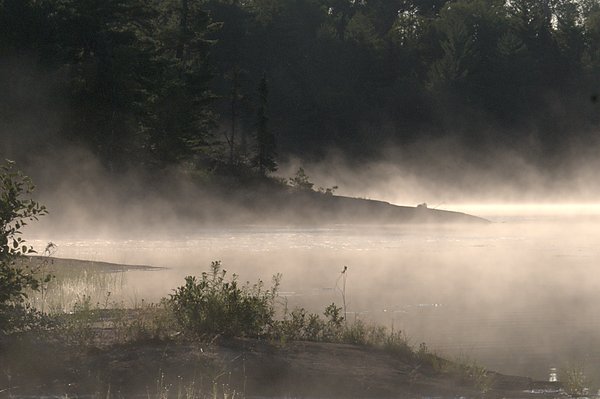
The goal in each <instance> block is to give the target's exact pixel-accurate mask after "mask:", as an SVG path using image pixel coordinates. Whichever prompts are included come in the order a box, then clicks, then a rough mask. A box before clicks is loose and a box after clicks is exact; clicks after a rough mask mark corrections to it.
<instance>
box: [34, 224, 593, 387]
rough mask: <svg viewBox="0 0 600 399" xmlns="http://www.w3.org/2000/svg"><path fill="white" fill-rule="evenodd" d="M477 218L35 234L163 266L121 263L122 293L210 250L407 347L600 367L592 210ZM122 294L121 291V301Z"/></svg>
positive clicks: (160, 282)
mask: <svg viewBox="0 0 600 399" xmlns="http://www.w3.org/2000/svg"><path fill="white" fill-rule="evenodd" d="M482 216H484V217H488V218H490V219H492V220H500V221H501V223H493V224H491V225H482V226H472V225H470V226H440V227H432V226H397V227H385V228H380V229H379V228H373V227H357V226H338V227H334V228H319V229H302V228H264V227H252V226H248V227H242V228H235V229H234V228H228V229H221V230H203V229H199V230H198V231H195V232H193V233H187V234H181V233H180V234H175V235H173V236H172V237H168V238H167V239H164V240H144V239H131V240H107V239H102V240H100V239H98V240H77V239H70V238H60V237H59V238H57V237H52V236H51V235H43V236H42V235H38V236H37V237H36V239H35V240H30V241H31V242H32V243H33V244H34V245H35V246H36V247H37V248H43V247H44V246H45V244H46V242H47V241H48V240H52V241H53V242H54V243H55V244H57V246H58V251H57V253H56V256H58V257H66V258H80V259H87V260H97V261H107V262H116V263H129V264H146V265H151V266H165V267H168V268H169V269H168V270H164V271H160V272H152V273H148V272H143V271H130V272H127V274H128V276H127V279H126V287H125V289H124V292H123V293H122V295H124V296H125V297H127V296H130V297H131V298H145V299H146V300H157V299H158V298H160V297H162V296H165V295H167V294H169V293H170V292H171V290H172V289H173V288H175V287H176V286H177V285H180V284H181V283H182V282H183V277H184V276H185V275H189V274H198V273H201V272H202V271H206V270H207V269H208V267H209V265H210V262H211V261H213V260H221V261H223V265H224V267H225V269H227V270H229V271H230V272H235V273H237V274H239V275H240V279H241V280H250V281H255V280H256V279H257V278H261V279H263V280H265V281H269V279H270V276H272V275H273V274H275V273H282V274H283V282H282V286H281V290H282V293H283V294H284V295H285V296H286V297H287V301H288V306H295V305H299V306H305V307H307V308H309V309H311V310H313V311H316V310H319V309H323V307H324V306H325V305H327V304H329V303H331V302H332V301H335V302H337V303H341V296H340V292H339V289H336V285H335V284H336V281H337V279H338V277H339V274H340V272H341V271H342V270H343V267H344V266H348V272H347V273H348V275H347V286H346V300H347V304H348V309H349V310H350V313H349V317H352V318H354V317H357V318H363V319H370V320H375V321H378V322H381V323H384V324H386V325H390V326H391V325H393V326H394V328H395V329H402V330H403V331H405V332H406V334H407V335H408V336H409V337H410V338H411V340H412V343H413V344H414V345H416V346H418V344H419V343H420V342H426V343H427V345H428V347H429V348H431V349H432V350H435V351H437V352H440V353H441V354H443V355H446V356H463V357H464V356H466V357H469V358H473V359H476V360H477V361H479V362H480V363H482V364H484V365H485V366H487V367H489V368H491V369H495V370H498V371H501V372H505V373H513V374H521V375H528V376H531V377H534V378H539V379H548V369H549V367H558V369H559V374H560V370H561V368H562V367H567V366H568V365H577V366H578V367H584V368H585V369H586V371H588V373H587V374H589V376H591V377H593V376H594V375H600V311H599V310H600V309H599V307H598V305H599V304H600V273H597V267H598V263H597V260H598V259H600V245H598V243H599V242H600V220H599V219H597V218H595V216H596V215H595V214H594V215H593V216H594V217H593V218H591V219H588V218H582V217H580V218H575V217H574V214H573V213H572V212H571V213H570V214H568V215H566V216H565V217H559V216H557V215H556V214H552V215H544V214H539V213H538V214H534V215H532V216H531V217H529V216H527V215H526V214H525V213H523V214H515V215H512V216H511V215H510V214H509V212H505V213H502V214H500V215H490V214H485V213H484V214H482ZM125 303H127V298H125Z"/></svg>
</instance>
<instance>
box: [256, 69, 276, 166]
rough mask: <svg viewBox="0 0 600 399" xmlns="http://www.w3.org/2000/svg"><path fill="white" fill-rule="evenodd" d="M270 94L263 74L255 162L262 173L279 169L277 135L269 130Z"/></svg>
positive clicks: (260, 86)
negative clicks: (276, 146)
mask: <svg viewBox="0 0 600 399" xmlns="http://www.w3.org/2000/svg"><path fill="white" fill-rule="evenodd" d="M268 95H269V88H268V85H267V76H266V74H263V77H262V79H261V80H260V84H259V86H258V97H259V105H258V111H257V122H256V145H257V154H256V158H255V164H256V166H258V169H259V171H260V173H261V174H262V175H265V174H266V173H267V172H274V171H276V170H277V162H276V161H275V157H276V155H277V154H276V151H275V150H276V149H275V136H274V135H273V133H272V132H271V131H269V129H268V126H267V125H268V122H269V118H268V117H267V98H268Z"/></svg>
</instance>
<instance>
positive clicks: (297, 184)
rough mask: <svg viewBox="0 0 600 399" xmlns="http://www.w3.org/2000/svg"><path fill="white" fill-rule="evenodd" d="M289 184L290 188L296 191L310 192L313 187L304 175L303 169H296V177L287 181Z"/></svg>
mask: <svg viewBox="0 0 600 399" xmlns="http://www.w3.org/2000/svg"><path fill="white" fill-rule="evenodd" d="M289 184H290V187H292V188H294V189H296V190H306V191H310V190H312V188H313V186H314V185H315V184H314V183H312V182H311V181H310V180H309V178H308V176H307V175H306V172H304V168H302V167H300V168H298V170H297V171H296V175H295V176H294V177H293V178H291V179H290V180H289Z"/></svg>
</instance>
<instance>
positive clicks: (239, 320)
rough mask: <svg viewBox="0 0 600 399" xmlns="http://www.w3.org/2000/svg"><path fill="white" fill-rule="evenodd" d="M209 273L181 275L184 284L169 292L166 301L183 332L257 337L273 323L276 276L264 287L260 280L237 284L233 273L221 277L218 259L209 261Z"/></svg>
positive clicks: (222, 272) (263, 333)
mask: <svg viewBox="0 0 600 399" xmlns="http://www.w3.org/2000/svg"><path fill="white" fill-rule="evenodd" d="M211 268H212V270H211V272H210V273H202V275H201V277H200V278H199V279H198V278H196V277H193V276H188V277H186V278H185V285H184V286H182V287H179V288H177V289H176V290H175V293H174V294H171V295H170V303H171V306H172V308H173V312H174V314H175V317H176V319H177V321H178V322H179V324H180V326H181V327H182V328H183V329H184V331H185V332H187V333H190V334H192V335H198V336H209V335H222V336H225V337H233V336H245V337H260V336H263V335H265V334H266V333H267V332H268V331H269V330H270V329H271V327H272V325H273V316H274V314H275V311H274V305H273V302H274V298H275V297H276V295H277V288H278V285H279V276H275V277H274V282H273V286H272V288H270V289H265V288H264V284H263V282H262V281H258V283H256V284H254V285H250V284H249V283H246V284H244V285H240V284H239V283H238V281H237V276H236V275H235V274H234V275H233V276H232V278H231V279H229V280H227V279H226V278H225V276H226V271H225V270H222V269H221V262H213V263H212V267H211Z"/></svg>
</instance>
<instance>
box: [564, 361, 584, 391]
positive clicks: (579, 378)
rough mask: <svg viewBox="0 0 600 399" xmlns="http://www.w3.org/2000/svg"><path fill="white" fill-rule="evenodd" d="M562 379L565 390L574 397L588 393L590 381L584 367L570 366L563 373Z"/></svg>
mask: <svg viewBox="0 0 600 399" xmlns="http://www.w3.org/2000/svg"><path fill="white" fill-rule="evenodd" d="M561 374H562V375H561V378H560V380H561V381H562V383H563V387H564V389H565V392H566V393H567V394H569V395H570V396H573V397H579V396H585V395H586V394H587V393H588V390H589V389H588V386H587V385H588V381H587V378H586V376H585V373H584V371H583V367H576V366H568V367H565V368H564V370H563V372H562V373H561Z"/></svg>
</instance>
